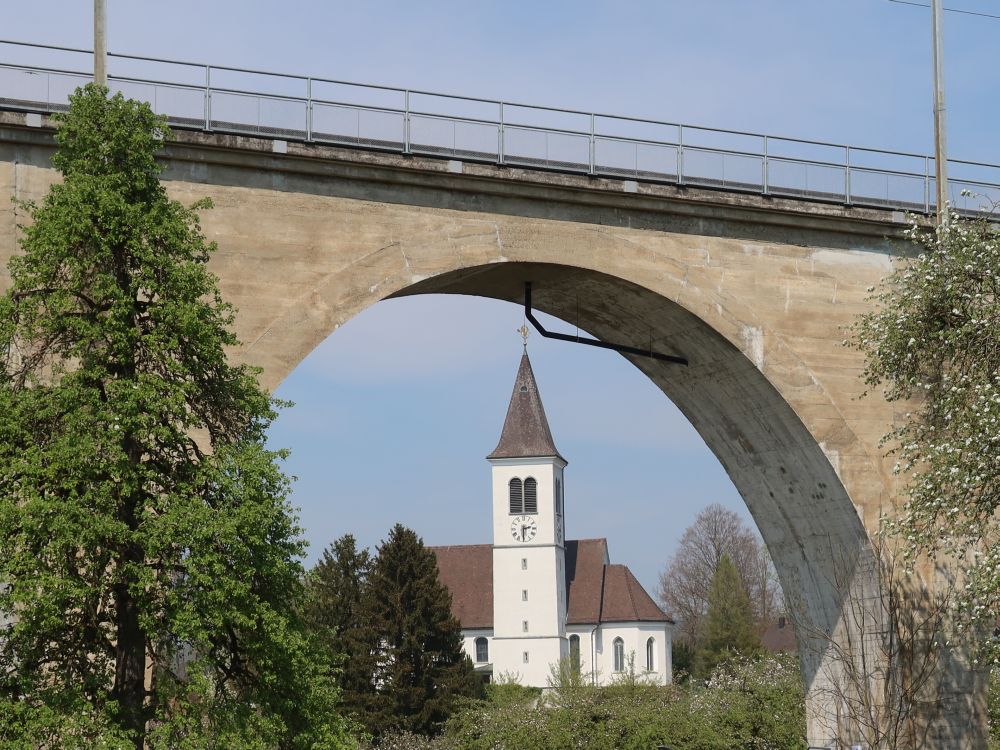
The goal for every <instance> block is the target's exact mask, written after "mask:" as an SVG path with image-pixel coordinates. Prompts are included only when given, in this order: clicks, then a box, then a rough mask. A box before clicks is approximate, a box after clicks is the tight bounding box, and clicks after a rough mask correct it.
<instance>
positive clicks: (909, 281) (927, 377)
mask: <svg viewBox="0 0 1000 750" xmlns="http://www.w3.org/2000/svg"><path fill="white" fill-rule="evenodd" d="M909 238H910V240H911V241H912V242H913V243H914V244H916V245H917V246H918V247H919V249H920V252H919V254H918V255H917V256H916V257H913V258H909V259H907V262H906V263H905V264H903V265H901V266H900V267H899V268H898V269H897V270H896V271H895V272H894V273H893V274H891V275H890V276H889V277H888V278H887V279H886V280H885V281H884V282H883V284H882V285H881V286H880V287H879V289H878V292H877V294H876V295H875V297H874V299H875V301H876V302H877V303H878V308H877V309H876V311H875V312H872V313H869V314H867V315H865V316H863V317H862V318H861V319H860V321H859V323H858V324H857V326H856V329H855V338H854V340H853V343H854V345H856V346H857V347H859V348H860V349H861V350H862V351H863V352H864V354H865V355H866V371H865V377H866V380H867V382H868V383H869V384H870V385H871V386H873V387H876V386H877V387H881V388H883V389H884V392H885V395H886V398H888V399H889V400H890V401H904V402H909V403H908V405H907V407H908V408H909V409H911V411H909V412H908V413H907V414H906V418H905V419H904V420H901V423H900V424H899V426H898V427H897V429H895V430H894V431H893V432H891V433H890V434H889V435H887V436H886V441H887V442H888V443H889V444H891V445H892V446H893V449H894V450H895V452H896V454H897V456H898V458H899V461H898V464H897V470H898V471H900V472H902V473H904V474H906V475H907V477H908V479H909V487H908V489H909V500H908V502H907V504H906V506H905V508H904V509H903V512H902V513H901V515H900V516H899V517H898V518H896V519H893V522H892V523H891V524H890V528H891V530H892V531H894V532H896V533H897V534H898V535H899V538H900V539H901V540H903V542H904V545H905V547H906V548H907V550H906V551H907V553H908V554H909V556H910V559H911V560H913V559H914V558H915V557H916V556H918V555H922V554H935V553H938V552H944V553H946V554H949V555H951V556H953V559H955V560H957V561H959V564H960V565H962V566H963V567H966V566H967V567H966V570H965V573H966V581H965V582H966V583H967V584H968V586H967V587H966V588H965V590H964V594H965V595H964V597H963V599H962V601H960V603H959V609H960V610H961V611H963V612H964V613H965V614H966V615H967V617H968V619H969V620H971V621H972V624H973V625H974V626H975V627H976V629H977V630H978V631H980V632H989V630H992V620H993V618H995V615H996V612H997V611H998V609H1000V516H998V515H997V513H996V510H997V508H998V506H1000V461H998V460H997V456H998V454H1000V427H998V425H1000V347H997V331H998V330H1000V238H998V236H997V232H996V229H995V227H994V226H993V225H991V224H990V223H989V222H987V221H981V220H977V221H969V220H963V219H957V218H953V219H951V220H950V222H949V224H948V225H947V227H946V228H944V229H941V230H939V231H938V232H937V233H936V234H932V233H928V232H925V231H922V230H919V229H917V228H916V227H915V228H913V229H912V230H911V231H910V233H909ZM969 561H971V563H970V562H969ZM991 648H992V650H993V653H992V655H991V656H992V658H993V663H994V665H997V664H1000V647H997V646H996V643H995V642H993V646H992V647H991Z"/></svg>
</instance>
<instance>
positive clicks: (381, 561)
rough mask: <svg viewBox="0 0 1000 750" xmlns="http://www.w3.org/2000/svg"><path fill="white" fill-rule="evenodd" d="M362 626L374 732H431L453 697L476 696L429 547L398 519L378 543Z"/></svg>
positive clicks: (369, 713) (369, 714) (469, 664)
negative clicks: (368, 638) (367, 644)
mask: <svg viewBox="0 0 1000 750" xmlns="http://www.w3.org/2000/svg"><path fill="white" fill-rule="evenodd" d="M362 625H363V627H364V628H365V629H366V630H367V631H368V632H370V633H371V634H372V636H373V641H372V643H371V653H372V654H373V656H374V664H373V667H374V669H373V683H372V684H373V691H372V693H371V694H370V695H369V696H368V701H367V712H366V716H365V721H366V724H367V726H368V728H369V730H370V731H371V733H372V734H373V735H375V736H376V737H377V736H379V735H381V734H382V733H384V732H385V731H386V730H389V729H395V730H403V731H409V732H415V733H419V734H433V733H435V732H436V731H438V729H439V728H440V726H441V724H442V722H443V721H444V720H445V719H447V718H448V716H449V715H450V713H451V711H452V709H453V706H454V704H455V700H456V698H458V697H460V696H479V695H481V694H482V683H481V681H480V679H479V677H478V676H477V675H476V674H475V673H474V671H473V668H472V662H471V661H470V660H469V657H468V656H466V655H465V654H464V653H463V651H462V640H461V626H460V625H459V623H458V621H457V620H456V619H455V618H454V617H453V616H452V614H451V594H450V593H449V591H448V589H447V588H446V587H445V586H444V584H442V583H441V581H440V579H439V577H438V569H437V561H436V559H435V557H434V553H433V552H431V551H430V550H428V549H427V548H426V547H424V544H423V542H422V541H421V540H420V538H419V537H418V536H417V535H416V534H415V533H414V532H413V531H411V530H410V529H407V528H405V527H403V526H401V525H400V524H396V526H395V527H393V529H392V530H391V531H390V532H389V537H388V538H387V539H386V540H385V541H384V542H383V543H382V545H381V546H380V547H379V548H378V558H377V560H376V561H375V563H374V565H373V566H372V570H371V574H370V576H369V578H368V586H367V588H366V591H365V597H364V603H363V607H362Z"/></svg>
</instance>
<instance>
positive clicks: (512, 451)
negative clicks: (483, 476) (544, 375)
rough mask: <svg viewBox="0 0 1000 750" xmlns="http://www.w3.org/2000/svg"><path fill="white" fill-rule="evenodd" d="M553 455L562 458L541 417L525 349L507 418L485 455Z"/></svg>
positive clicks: (542, 409) (536, 387) (518, 456)
mask: <svg viewBox="0 0 1000 750" xmlns="http://www.w3.org/2000/svg"><path fill="white" fill-rule="evenodd" d="M547 456H555V457H557V458H559V459H561V460H562V461H563V462H565V461H566V459H564V458H563V457H562V456H560V455H559V451H558V450H556V444H555V442H554V441H553V440H552V432H551V430H549V421H548V420H547V419H546V418H545V409H544V408H543V407H542V397H541V396H540V395H539V393H538V384H537V383H536V382H535V374H534V373H533V372H532V371H531V361H530V360H529V359H528V354H527V352H526V353H525V354H523V355H522V356H521V365H520V367H518V368H517V378H515V380H514V392H513V393H511V395H510V405H509V406H508V407H507V418H506V419H504V422H503V431H502V432H501V433H500V442H499V443H497V447H496V448H495V449H494V450H493V452H492V453H491V454H490V455H488V456H487V458H541V457H547Z"/></svg>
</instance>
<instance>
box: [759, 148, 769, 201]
mask: <svg viewBox="0 0 1000 750" xmlns="http://www.w3.org/2000/svg"><path fill="white" fill-rule="evenodd" d="M760 171H761V175H760V186H761V188H762V190H763V194H764V195H767V191H768V187H767V136H766V135H765V136H764V158H763V160H761V163H760Z"/></svg>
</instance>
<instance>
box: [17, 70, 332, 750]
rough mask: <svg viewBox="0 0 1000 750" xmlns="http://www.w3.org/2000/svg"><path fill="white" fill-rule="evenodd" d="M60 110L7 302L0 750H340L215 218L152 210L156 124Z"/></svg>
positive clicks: (92, 110)
mask: <svg viewBox="0 0 1000 750" xmlns="http://www.w3.org/2000/svg"><path fill="white" fill-rule="evenodd" d="M70 101H71V104H70V109H69V111H68V113H67V114H65V115H64V116H62V117H60V118H59V120H60V121H59V129H58V133H57V135H56V140H57V143H58V151H57V152H56V154H55V156H54V157H53V164H54V166H55V167H56V168H57V169H58V170H59V172H60V173H61V174H62V177H63V181H62V182H61V183H60V184H56V185H54V186H53V187H52V188H51V190H50V192H49V193H48V195H47V196H46V197H45V199H44V200H43V201H42V202H41V204H40V205H26V206H25V208H26V209H27V210H30V212H31V215H32V223H31V224H30V226H27V227H24V228H23V229H22V240H21V247H22V250H23V253H22V254H21V255H19V256H17V257H15V258H14V259H13V260H12V261H11V263H10V278H11V287H10V288H9V289H8V291H7V292H6V293H5V294H4V295H3V296H2V297H0V545H2V546H0V582H2V584H3V585H2V586H0V746H2V747H12V748H38V747H42V748H103V749H105V750H128V749H132V748H134V749H136V750H143V749H144V748H149V749H151V750H152V749H156V748H185V750H197V749H198V748H221V747H246V748H265V747H266V748H307V747H308V748H331V747H340V746H343V745H344V744H345V743H349V741H350V740H349V737H348V736H347V734H346V731H345V724H344V722H343V720H341V719H340V718H338V715H337V713H336V710H335V704H336V700H335V699H336V690H335V687H334V685H333V684H332V683H331V681H330V680H329V679H328V677H327V676H326V672H327V670H325V669H323V668H322V667H321V665H317V664H316V663H315V662H314V658H313V650H312V649H311V648H310V647H309V645H308V643H307V642H306V640H305V638H304V635H303V631H302V627H301V624H300V622H299V621H298V620H297V619H296V617H295V615H294V612H295V611H296V610H297V608H298V604H299V597H300V594H301V578H302V569H301V563H300V557H301V555H302V552H303V544H302V542H301V541H300V538H299V529H298V528H297V527H296V524H295V520H294V518H293V517H292V515H291V513H290V509H289V507H288V504H287V501H286V496H287V493H288V481H287V479H286V478H285V476H284V475H283V474H282V473H281V471H280V469H279V468H278V466H277V459H278V458H279V457H280V454H278V453H275V452H272V451H268V450H266V449H265V447H264V438H265V435H264V433H265V429H266V427H267V426H268V424H269V423H270V422H271V420H272V419H273V417H274V411H273V405H272V402H271V400H270V397H269V396H268V394H267V393H266V392H264V391H263V390H262V389H261V388H260V386H259V385H258V383H257V380H256V373H255V372H254V371H253V370H251V369H249V368H246V367H234V366H232V365H231V364H229V362H228V361H227V358H226V353H225V351H226V348H227V347H232V346H234V345H236V344H237V343H238V342H237V340H236V338H235V336H234V335H233V334H232V332H231V330H230V327H231V325H232V322H233V310H232V308H231V307H229V306H228V305H227V304H226V303H225V302H223V300H222V299H221V296H220V292H219V288H218V283H217V280H216V278H215V277H214V276H213V275H212V274H210V273H209V272H208V270H207V268H206V264H207V262H208V259H209V256H210V255H211V253H212V251H213V250H214V247H213V245H212V244H211V243H209V242H207V241H206V239H205V237H204V235H203V234H202V232H201V230H200V228H199V223H198V214H197V210H199V209H204V208H207V207H208V203H207V202H202V203H200V204H196V205H195V206H193V207H191V208H188V207H185V206H182V205H181V204H180V203H178V202H176V201H173V200H170V199H169V198H168V197H167V194H166V191H165V190H164V187H163V186H162V185H161V184H160V182H159V173H160V168H159V166H158V164H157V161H156V152H157V150H158V149H159V148H160V146H161V145H162V143H163V140H164V139H165V138H166V137H168V134H169V133H168V129H167V127H166V123H165V121H164V120H163V119H162V118H160V117H158V116H156V115H154V114H153V112H152V111H151V109H150V108H149V106H148V105H145V104H140V103H138V102H134V101H129V100H126V99H124V98H123V97H122V96H121V95H116V96H114V97H112V98H110V99H109V98H108V96H107V90H106V89H104V88H102V87H98V86H93V85H90V86H87V87H85V88H84V89H82V90H78V91H77V93H76V94H75V95H73V96H72V97H71V100H70ZM195 435H198V436H200V437H198V438H197V439H196V438H195V437H194V436H195Z"/></svg>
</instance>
